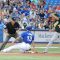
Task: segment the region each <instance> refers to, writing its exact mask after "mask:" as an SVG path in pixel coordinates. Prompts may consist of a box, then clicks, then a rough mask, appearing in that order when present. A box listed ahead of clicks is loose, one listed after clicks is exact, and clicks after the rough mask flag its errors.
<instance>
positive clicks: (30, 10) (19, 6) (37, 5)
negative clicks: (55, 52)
mask: <svg viewBox="0 0 60 60" xmlns="http://www.w3.org/2000/svg"><path fill="white" fill-rule="evenodd" d="M46 5H47V3H46V0H42V1H41V0H0V24H4V25H5V24H7V23H8V22H9V21H10V20H11V18H14V19H15V21H17V22H18V23H19V24H20V26H21V29H25V28H26V26H32V27H33V29H37V30H49V29H51V28H52V24H53V23H54V18H52V17H51V13H56V14H58V13H59V12H60V10H59V9H60V7H59V4H58V5H57V6H56V5H55V6H51V5H50V4H48V7H46ZM58 10H59V11H58Z"/></svg>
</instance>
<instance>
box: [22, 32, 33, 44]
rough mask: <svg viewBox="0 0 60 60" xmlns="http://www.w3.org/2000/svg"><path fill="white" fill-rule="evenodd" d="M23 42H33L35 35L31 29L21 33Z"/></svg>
mask: <svg viewBox="0 0 60 60" xmlns="http://www.w3.org/2000/svg"><path fill="white" fill-rule="evenodd" d="M21 37H22V39H23V42H25V43H29V44H31V43H32V42H33V40H34V35H33V34H32V33H31V32H30V31H26V32H23V33H22V34H21Z"/></svg>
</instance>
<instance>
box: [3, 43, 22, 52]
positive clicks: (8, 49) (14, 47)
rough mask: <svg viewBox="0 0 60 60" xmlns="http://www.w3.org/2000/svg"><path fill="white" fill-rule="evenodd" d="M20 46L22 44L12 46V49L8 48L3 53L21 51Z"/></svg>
mask: <svg viewBox="0 0 60 60" xmlns="http://www.w3.org/2000/svg"><path fill="white" fill-rule="evenodd" d="M20 45H21V44H20V43H17V44H15V45H13V46H10V47H8V48H6V49H3V50H2V52H10V51H12V50H14V49H20Z"/></svg>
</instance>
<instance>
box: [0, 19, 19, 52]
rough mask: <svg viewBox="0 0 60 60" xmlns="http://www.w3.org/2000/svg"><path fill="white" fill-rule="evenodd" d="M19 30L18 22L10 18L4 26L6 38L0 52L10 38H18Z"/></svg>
mask: <svg viewBox="0 0 60 60" xmlns="http://www.w3.org/2000/svg"><path fill="white" fill-rule="evenodd" d="M19 28H20V25H19V23H18V22H16V19H15V18H12V19H11V21H10V22H9V23H7V24H6V32H7V37H6V40H5V41H4V42H3V43H2V45H1V46H0V51H1V50H2V49H4V47H5V45H6V44H7V42H8V41H9V39H10V38H11V37H14V38H17V36H18V34H17V31H18V30H19Z"/></svg>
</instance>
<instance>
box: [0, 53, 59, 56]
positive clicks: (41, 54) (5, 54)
mask: <svg viewBox="0 0 60 60" xmlns="http://www.w3.org/2000/svg"><path fill="white" fill-rule="evenodd" d="M0 56H60V53H0Z"/></svg>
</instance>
